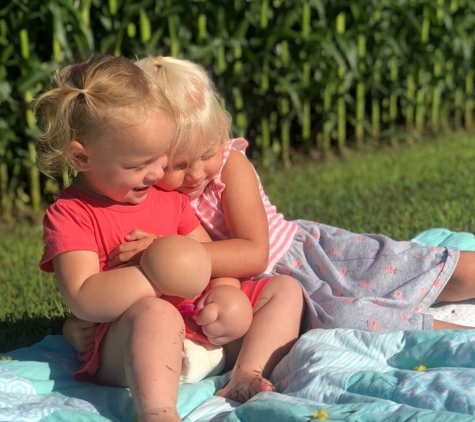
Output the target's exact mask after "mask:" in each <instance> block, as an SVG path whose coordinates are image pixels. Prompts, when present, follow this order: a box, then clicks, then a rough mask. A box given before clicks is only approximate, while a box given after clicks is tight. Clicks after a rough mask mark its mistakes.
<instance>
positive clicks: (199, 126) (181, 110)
mask: <svg viewBox="0 0 475 422" xmlns="http://www.w3.org/2000/svg"><path fill="white" fill-rule="evenodd" d="M135 64H136V65H137V66H138V67H140V68H141V69H143V70H145V72H147V73H148V74H149V75H150V76H151V77H152V79H153V80H154V81H155V82H157V83H158V85H159V86H160V88H161V89H162V90H163V91H164V92H165V95H166V96H167V98H168V100H169V101H170V103H171V106H172V108H173V110H174V112H175V116H176V119H177V133H176V135H175V139H174V142H172V145H171V146H170V148H169V154H168V155H169V159H170V161H173V155H174V154H175V153H176V152H180V155H182V154H185V155H186V153H187V151H189V150H190V148H194V147H197V146H201V145H221V144H223V143H224V142H226V141H227V140H228V139H229V137H230V131H231V116H230V115H229V113H227V112H226V111H225V110H224V109H223V107H222V106H221V103H220V96H219V94H218V93H217V91H216V89H215V87H214V84H213V82H212V81H211V78H210V76H209V74H208V72H207V71H206V70H205V69H204V68H203V67H202V66H200V65H199V64H197V63H194V62H191V61H188V60H180V59H176V58H174V57H161V56H158V57H148V58H145V59H142V60H138V61H137V62H136V63H135Z"/></svg>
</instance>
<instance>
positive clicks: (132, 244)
mask: <svg viewBox="0 0 475 422" xmlns="http://www.w3.org/2000/svg"><path fill="white" fill-rule="evenodd" d="M155 239H157V236H156V235H154V234H152V233H147V232H144V231H143V230H138V229H136V230H132V231H131V232H130V233H128V234H127V235H126V236H125V240H126V241H127V243H122V245H119V246H118V247H117V248H116V249H114V250H113V251H112V252H111V253H110V254H109V262H108V263H107V265H108V266H109V267H111V268H112V267H119V266H122V267H123V266H129V265H137V264H138V263H139V262H140V257H141V256H142V252H143V251H144V250H145V249H147V248H148V247H149V246H150V244H151V243H152V242H153V241H154V240H155Z"/></svg>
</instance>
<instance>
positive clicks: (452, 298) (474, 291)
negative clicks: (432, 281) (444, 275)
mask: <svg viewBox="0 0 475 422" xmlns="http://www.w3.org/2000/svg"><path fill="white" fill-rule="evenodd" d="M472 298H475V252H472V251H460V257H459V260H458V262H457V266H456V267H455V270H454V272H453V274H452V277H451V278H450V280H449V281H448V283H447V284H446V286H445V288H444V289H443V290H442V292H441V293H440V294H439V296H438V297H437V302H458V301H461V300H467V299H472Z"/></svg>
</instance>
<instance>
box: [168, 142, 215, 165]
mask: <svg viewBox="0 0 475 422" xmlns="http://www.w3.org/2000/svg"><path fill="white" fill-rule="evenodd" d="M218 146H219V144H218V143H217V142H216V141H214V140H213V141H211V142H201V143H199V144H197V145H194V146H193V147H190V148H187V149H186V151H183V150H181V151H180V150H179V151H175V153H174V154H173V161H175V162H177V161H192V160H196V159H198V158H200V157H202V156H203V155H205V154H208V153H211V152H213V151H214V150H215V149H216V147H218Z"/></svg>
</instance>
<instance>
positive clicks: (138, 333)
mask: <svg viewBox="0 0 475 422" xmlns="http://www.w3.org/2000/svg"><path fill="white" fill-rule="evenodd" d="M183 338H184V325H183V319H182V317H181V315H180V314H179V313H178V311H177V310H176V309H175V308H174V307H173V306H172V305H171V304H170V303H168V302H166V301H164V300H162V299H158V298H147V299H142V300H141V301H139V302H137V303H135V304H134V305H132V306H131V307H130V308H129V309H128V310H127V311H126V312H125V313H124V314H123V315H122V316H121V317H120V319H119V320H118V321H115V322H114V323H112V325H111V327H110V328H109V330H108V332H107V334H106V337H105V339H104V342H103V344H102V346H101V364H100V368H99V371H98V373H97V380H98V381H100V382H102V383H103V384H106V385H111V386H116V387H130V390H131V393H132V398H133V400H134V404H135V407H136V409H137V414H138V420H139V421H140V422H165V421H166V422H178V421H181V419H180V417H179V416H178V413H177V410H176V404H177V398H178V383H179V378H180V373H181V363H182V350H183Z"/></svg>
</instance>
